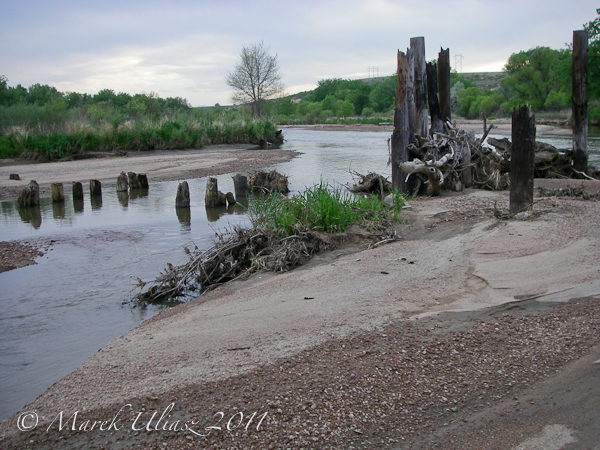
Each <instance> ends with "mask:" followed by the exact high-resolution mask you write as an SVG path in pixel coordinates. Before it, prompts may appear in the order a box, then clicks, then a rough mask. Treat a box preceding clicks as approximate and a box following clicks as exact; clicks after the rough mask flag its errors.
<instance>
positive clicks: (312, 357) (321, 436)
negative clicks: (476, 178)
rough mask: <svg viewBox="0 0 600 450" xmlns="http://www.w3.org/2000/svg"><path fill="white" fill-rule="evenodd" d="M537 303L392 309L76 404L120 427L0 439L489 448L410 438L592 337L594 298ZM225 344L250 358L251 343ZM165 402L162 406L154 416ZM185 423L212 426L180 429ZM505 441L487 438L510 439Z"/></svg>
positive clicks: (517, 389) (542, 373) (511, 388)
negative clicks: (135, 393) (259, 360)
mask: <svg viewBox="0 0 600 450" xmlns="http://www.w3.org/2000/svg"><path fill="white" fill-rule="evenodd" d="M523 305H531V301H529V302H528V303H527V302H526V303H523ZM544 308H545V306H544V305H541V307H540V306H539V305H538V310H539V309H541V310H542V311H541V312H535V311H533V313H531V314H522V313H521V312H520V311H522V310H525V309H527V308H526V307H523V308H521V307H518V306H517V305H515V307H514V308H512V309H508V310H507V309H506V308H495V309H491V310H488V311H486V312H483V313H482V312H473V313H470V314H472V315H471V316H469V317H470V319H469V317H465V316H464V314H467V313H459V314H456V313H454V314H453V313H446V314H443V315H440V316H437V317H431V318H426V319H420V320H411V319H402V320H397V321H394V322H392V323H391V324H390V325H389V326H387V327H385V328H382V329H381V330H378V331H376V332H369V333H358V334H355V335H353V336H351V337H346V338H343V339H340V338H336V337H335V336H332V337H331V339H329V340H328V341H327V342H326V343H325V344H322V345H319V346H317V347H314V348H312V349H310V350H306V351H302V352H300V353H298V354H296V355H294V356H293V357H290V358H286V359H283V360H279V361H276V362H275V363H274V364H269V365H264V366H261V367H259V368H257V369H255V370H253V371H251V372H249V373H246V374H244V375H239V376H235V377H231V378H228V379H226V380H222V381H220V382H206V383H202V382H199V383H198V384H195V385H189V386H185V387H181V388H179V389H177V390H173V391H170V392H168V393H167V394H164V395H160V396H157V397H152V396H146V397H144V398H136V399H132V400H131V401H130V402H129V403H130V404H131V406H127V407H124V406H123V405H115V406H114V407H113V408H110V409H102V410H96V411H81V412H80V416H79V419H78V420H79V421H78V422H77V426H79V427H80V426H82V425H81V424H83V423H84V419H85V420H89V421H90V422H88V426H89V424H91V421H93V420H104V421H107V420H108V421H110V419H111V418H114V417H115V416H118V417H119V420H122V421H121V422H119V423H120V425H121V429H119V430H118V431H115V430H111V431H100V430H98V429H95V430H91V431H69V430H67V429H66V428H70V427H71V423H72V421H71V422H69V425H68V426H65V428H64V429H63V430H59V429H58V422H57V421H56V420H55V423H54V424H53V425H50V426H49V423H44V424H43V426H42V425H40V426H39V427H38V428H37V429H36V430H35V431H32V432H30V433H21V434H19V435H17V436H16V437H13V438H11V439H9V440H5V442H3V443H2V445H1V446H3V447H4V448H22V449H25V448H48V449H71V448H73V449H75V448H82V449H83V448H110V449H118V448H139V449H142V448H143V449H164V448H203V449H223V448H228V449H286V448H290V449H302V448H304V449H342V448H343V449H380V448H395V449H413V448H447V449H450V448H452V449H454V448H457V449H458V448H461V449H466V448H491V447H485V446H483V443H481V442H478V441H477V440H476V439H475V440H472V441H470V442H469V443H468V445H467V443H465V442H452V438H450V439H449V440H447V441H445V442H444V443H443V444H436V445H432V444H427V446H423V447H421V446H420V445H419V444H417V442H420V439H421V438H423V436H427V435H429V434H431V433H432V432H434V431H435V430H438V429H440V428H444V427H447V426H451V425H452V424H455V423H457V422H460V421H466V420H467V417H469V416H470V415H472V414H474V413H476V412H478V411H481V410H483V409H484V408H489V407H490V406H491V405H493V404H494V403H495V402H500V401H502V399H506V398H509V397H516V396H518V395H519V394H520V393H522V392H523V391H524V390H525V389H526V388H527V387H529V386H531V385H532V384H533V383H535V382H536V381H539V380H543V379H546V378H547V377H549V376H551V375H553V374H555V373H556V372H557V371H559V369H561V368H562V367H564V366H565V365H566V364H567V363H569V362H570V361H573V360H576V359H578V358H580V357H582V356H583V355H586V354H588V353H589V352H590V351H591V349H592V348H593V347H595V346H597V345H598V344H599V343H600V299H599V298H588V299H582V300H579V301H577V302H571V303H566V304H558V305H554V306H549V305H547V309H544ZM530 312H532V311H530ZM460 314H463V316H460ZM459 316H460V317H459ZM230 350H231V351H235V352H240V353H242V354H245V355H246V356H247V357H248V358H249V359H251V358H252V349H248V348H239V349H230ZM171 403H173V404H174V406H173V408H172V410H171V409H170V407H169V405H170V404H171ZM119 410H121V412H119ZM163 411H167V414H165V417H164V418H163V419H162V420H161V421H159V418H160V416H161V414H162V412H163ZM255 412H256V415H255V416H254V417H252V414H253V413H255ZM65 413H67V412H65ZM72 413H73V412H72V411H71V412H68V414H69V415H71V414H72ZM153 413H156V414H155V415H154V419H151V417H152V414H153ZM221 413H222V414H221ZM241 414H243V420H240V419H241V418H242V416H241ZM251 417H252V419H250V418H251ZM136 418H137V419H138V420H137V422H135V420H136ZM54 419H56V418H54ZM261 419H262V421H261ZM65 420H67V419H66V415H65ZM176 421H179V422H176ZM240 422H241V424H240V425H238V424H239V423H240ZM185 423H187V425H188V426H189V427H190V428H192V429H193V430H194V431H195V432H196V433H197V434H208V436H198V435H196V434H194V433H193V432H191V431H190V430H187V431H186V430H185V429H182V428H184V426H185ZM259 423H260V426H259V427H258V428H259V429H258V431H257V429H256V428H257V425H258V424H259ZM133 424H135V426H133ZM48 426H49V428H50V430H49V431H48V430H47V427H48ZM208 427H213V428H208ZM132 428H136V429H137V431H136V430H133V429H132ZM142 428H143V429H142ZM169 428H171V429H170V430H169ZM228 428H229V429H231V431H230V430H228ZM482 439H483V438H482ZM480 445H481V446H480ZM507 445H508V444H505V445H504V446H503V445H500V446H496V447H493V448H510V446H507Z"/></svg>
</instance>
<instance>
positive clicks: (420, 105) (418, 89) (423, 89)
mask: <svg viewBox="0 0 600 450" xmlns="http://www.w3.org/2000/svg"><path fill="white" fill-rule="evenodd" d="M410 48H411V50H412V51H413V55H414V60H415V63H414V64H415V106H416V113H417V123H416V127H415V133H416V134H418V135H419V136H423V137H426V136H427V133H428V131H429V130H428V128H429V127H428V124H427V120H428V118H429V114H428V112H427V68H426V61H425V38H424V37H415V38H411V39H410Z"/></svg>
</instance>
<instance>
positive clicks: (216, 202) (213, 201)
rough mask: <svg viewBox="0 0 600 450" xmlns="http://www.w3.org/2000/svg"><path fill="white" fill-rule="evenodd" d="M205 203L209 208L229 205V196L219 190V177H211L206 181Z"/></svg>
mask: <svg viewBox="0 0 600 450" xmlns="http://www.w3.org/2000/svg"><path fill="white" fill-rule="evenodd" d="M204 205H205V206H206V207H207V208H214V207H216V206H225V205H227V197H226V196H225V194H223V193H222V192H221V191H219V188H218V185H217V179H216V178H211V177H209V178H208V180H207V181H206V193H205V194H204Z"/></svg>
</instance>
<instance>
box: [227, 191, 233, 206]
mask: <svg viewBox="0 0 600 450" xmlns="http://www.w3.org/2000/svg"><path fill="white" fill-rule="evenodd" d="M225 199H226V200H227V204H228V205H229V206H231V205H235V203H236V201H235V197H234V196H233V193H232V192H228V193H227V194H225Z"/></svg>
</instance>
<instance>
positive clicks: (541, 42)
mask: <svg viewBox="0 0 600 450" xmlns="http://www.w3.org/2000/svg"><path fill="white" fill-rule="evenodd" d="M599 6H600V4H598V2H597V1H591V0H574V1H571V0H545V1H529V0H495V1H491V0H485V1H484V0H440V1H438V0H419V1H417V0H410V1H409V0H396V1H385V0H363V1H355V0H343V1H331V0H319V1H316V0H315V1H313V0H309V1H302V0H295V1H293V2H292V1H286V0H279V1H267V0H264V1H263V0H252V1H242V0H236V1H232V0H217V1H212V0H196V1H192V0H189V1H186V0H171V1H169V2H167V1H165V0H161V1H154V0H98V1H89V0H88V1H77V0H70V1H65V0H53V1H41V0H40V1H35V0H15V1H9V0H4V1H3V2H2V8H0V75H5V76H6V77H7V78H8V84H9V85H10V86H15V85H17V84H21V85H23V86H25V87H29V86H30V85H32V84H34V83H40V84H49V85H51V86H55V87H56V88H57V89H59V90H61V91H75V92H87V93H90V94H94V93H96V92H98V91H99V90H101V89H105V88H110V89H113V90H115V91H116V92H121V91H123V92H128V93H130V94H135V93H140V92H146V93H149V92H151V91H152V92H156V93H157V94H158V95H159V96H161V97H183V98H186V99H188V100H189V101H190V103H191V104H192V106H208V105H214V104H215V103H220V104H222V105H226V104H230V103H231V101H230V94H231V91H230V89H229V88H228V86H227V85H226V83H225V81H224V78H225V75H226V73H227V72H228V71H230V70H232V69H233V67H234V66H235V64H236V61H237V60H238V58H239V53H240V50H241V48H242V46H244V45H248V44H252V43H257V42H260V41H264V43H265V44H266V45H268V46H269V47H270V50H271V53H273V54H277V56H278V61H279V65H280V68H281V72H282V74H283V79H282V81H283V83H284V84H285V86H286V91H287V93H289V94H294V93H297V92H301V91H305V90H310V89H314V88H315V87H316V85H317V82H318V81H319V80H322V79H327V78H344V79H355V78H365V77H367V76H368V75H370V74H372V73H373V72H374V73H375V74H376V75H377V74H379V75H380V76H384V75H391V74H392V73H394V71H395V63H396V52H397V50H398V49H399V50H402V51H405V50H406V47H408V46H409V45H410V38H411V37H416V36H424V37H425V47H426V59H427V60H432V59H434V58H437V54H438V52H439V50H440V47H444V48H450V60H451V64H452V65H453V67H454V66H455V62H456V59H455V56H456V55H462V72H494V71H500V70H502V67H503V66H504V64H505V63H506V61H507V59H508V57H509V56H510V55H511V54H512V53H515V52H519V51H522V50H529V49H530V48H534V47H537V46H545V47H551V48H554V49H561V48H565V46H566V44H568V43H570V42H571V41H572V36H573V30H580V29H582V26H583V24H584V23H587V22H589V21H591V20H593V19H594V18H596V17H597V14H596V8H597V7H599ZM369 68H376V70H369ZM456 68H457V70H458V71H459V72H460V71H461V67H460V66H459V65H456Z"/></svg>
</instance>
